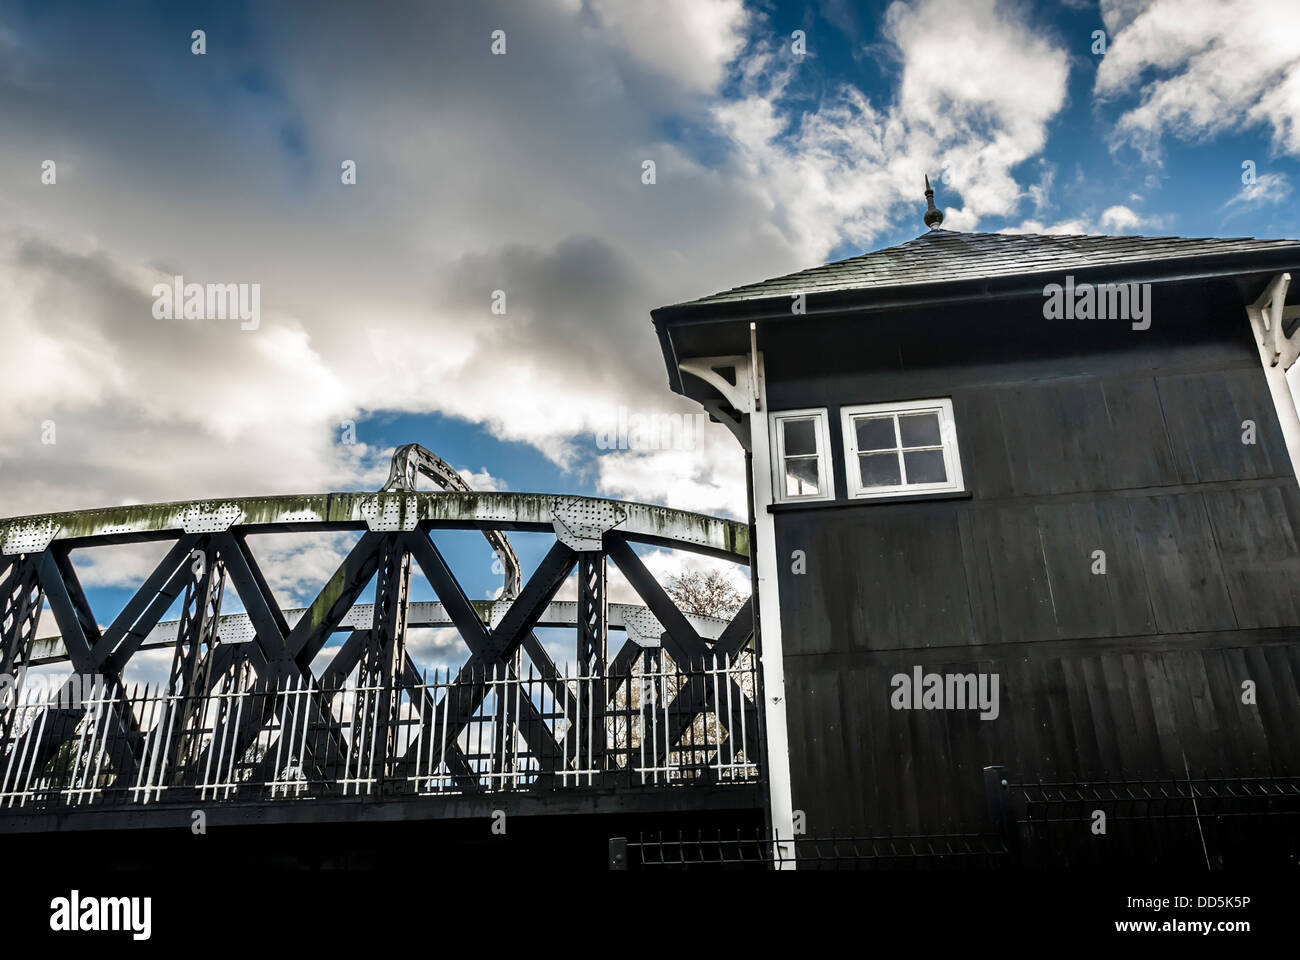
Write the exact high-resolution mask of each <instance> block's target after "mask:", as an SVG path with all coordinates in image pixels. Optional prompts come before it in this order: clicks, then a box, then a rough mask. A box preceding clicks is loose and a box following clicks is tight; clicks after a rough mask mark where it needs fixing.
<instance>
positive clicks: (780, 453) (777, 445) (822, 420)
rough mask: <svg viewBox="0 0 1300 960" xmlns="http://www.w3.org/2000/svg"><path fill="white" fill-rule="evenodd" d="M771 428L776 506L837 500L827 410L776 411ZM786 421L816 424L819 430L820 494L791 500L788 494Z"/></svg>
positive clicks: (816, 434) (773, 489)
mask: <svg viewBox="0 0 1300 960" xmlns="http://www.w3.org/2000/svg"><path fill="white" fill-rule="evenodd" d="M769 417H770V420H769V427H770V429H771V431H772V496H773V501H774V502H775V503H816V502H818V501H821V500H834V499H835V471H834V469H833V467H832V463H831V430H830V418H829V417H828V415H827V413H826V408H825V407H809V408H807V409H804V410H774V411H773V412H772V413H771V414H770V415H769ZM786 420H813V421H815V422H816V424H817V429H816V430H815V431H814V432H813V435H814V436H815V437H816V438H817V476H818V479H819V480H821V481H822V482H821V483H820V484H818V486H820V487H821V491H822V492H821V493H818V494H807V495H804V496H789V495H787V494H786V492H785V430H784V429H782V423H783V422H784V421H786Z"/></svg>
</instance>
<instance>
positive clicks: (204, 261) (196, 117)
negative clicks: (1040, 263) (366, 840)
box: [0, 0, 1300, 662]
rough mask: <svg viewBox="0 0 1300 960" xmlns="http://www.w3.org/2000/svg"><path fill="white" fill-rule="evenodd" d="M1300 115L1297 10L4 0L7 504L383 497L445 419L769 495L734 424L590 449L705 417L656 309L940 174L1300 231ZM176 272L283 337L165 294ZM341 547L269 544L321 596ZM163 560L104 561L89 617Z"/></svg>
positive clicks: (486, 481) (1280, 0) (474, 552)
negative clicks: (399, 465) (178, 311)
mask: <svg viewBox="0 0 1300 960" xmlns="http://www.w3.org/2000/svg"><path fill="white" fill-rule="evenodd" d="M196 30H201V31H202V32H203V33H202V40H203V49H202V52H201V53H200V52H196V40H195V35H194V31H196ZM496 31H501V33H496ZM494 38H495V39H494ZM502 45H504V46H502ZM494 46H495V48H496V50H495V52H494ZM1297 117H1300V4H1297V3H1295V2H1294V0H1217V2H1213V0H1153V2H1132V0H1102V2H1100V3H1097V2H1093V0H1062V2H1055V3H1047V2H1044V3H1030V2H1005V0H1003V2H996V0H897V2H892V3H867V2H859V3H854V2H849V0H805V2H773V0H750V2H744V0H495V2H494V0H474V2H469V0H465V2H427V3H418V4H417V3H384V2H371V3H364V4H363V3H350V4H343V3H329V2H303V3H294V2H266V0H259V2H239V0H222V2H220V3H211V4H208V3H187V4H174V3H129V2H128V3H121V4H113V5H102V4H93V3H90V4H87V3H65V2H60V0H39V2H30V3H27V2H11V0H0V343H3V344H4V348H3V362H0V390H2V391H3V394H2V395H0V399H2V400H3V405H2V407H0V410H3V413H0V515H6V516H20V515H25V514H30V513H42V512H48V511H54V510H71V509H80V508H89V507H99V506H107V505H115V504H122V503H147V502H158V501H168V500H186V499H193V498H200V497H233V496H250V495H258V494H281V493H300V492H316V491H327V490H374V489H378V488H379V486H380V485H381V484H382V483H383V481H384V479H385V477H386V476H387V471H388V460H389V457H390V455H391V452H392V449H393V447H394V446H396V445H397V444H399V443H406V442H418V443H421V444H423V445H424V446H426V447H428V448H429V449H431V450H432V451H434V452H435V453H437V454H438V455H440V456H441V457H443V458H444V459H445V460H447V461H448V462H449V463H451V465H452V466H453V467H455V468H456V469H458V470H460V471H462V473H463V475H465V476H466V477H467V478H469V480H470V482H471V483H472V484H473V485H474V486H476V487H480V488H483V489H501V490H512V491H527V492H549V493H575V494H583V495H594V496H604V497H613V498H619V499H630V500H638V501H645V502H652V503H661V504H665V505H668V506H671V507H677V508H682V509H688V510H696V511H701V512H705V513H711V514H719V515H725V516H732V517H743V516H744V515H745V502H744V477H743V466H744V463H743V454H742V452H741V450H740V448H739V446H738V444H737V443H736V441H735V440H734V439H733V438H732V437H731V435H730V434H729V433H728V432H727V431H726V430H725V429H724V428H723V427H721V426H719V425H716V424H714V425H708V426H707V427H705V428H704V429H703V430H702V431H701V432H699V433H698V434H696V433H691V432H685V433H681V434H678V435H676V436H666V437H659V438H656V437H654V436H651V437H650V438H649V440H650V441H651V442H650V443H649V444H648V445H647V447H648V448H643V449H627V450H621V449H613V450H611V449H607V448H606V447H607V446H608V445H607V444H604V445H602V437H604V436H606V435H607V433H608V430H609V428H610V426H611V425H612V424H615V423H617V422H618V419H619V416H620V410H621V411H622V413H623V415H624V416H625V417H626V416H641V417H645V418H650V417H654V416H656V415H661V416H662V415H671V414H686V415H690V414H696V413H698V412H699V410H698V408H694V407H692V406H691V405H690V404H689V403H687V402H685V401H683V400H682V399H681V398H679V397H676V396H674V395H673V394H672V393H671V392H670V391H669V390H668V387H667V377H666V374H665V371H664V369H663V361H662V355H661V354H660V352H659V349H658V345H657V343H656V341H655V338H654V335H653V330H652V327H651V324H650V317H649V311H650V310H651V309H652V308H653V307H656V306H660V305H663V304H668V303H673V302H678V301H681V300H686V299H693V298H695V297H699V296H704V295H707V294H709V293H713V292H715V291H718V290H722V289H725V288H728V287H732V286H735V285H738V284H742V283H748V282H752V281H756V280H760V279H764V278H766V277H770V276H776V275H780V274H783V273H788V272H792V271H795V270H799V269H802V268H805V267H809V266H813V265H816V264H818V263H821V262H824V261H826V260H828V259H839V258H843V257H848V256H853V255H856V254H859V253H862V252H865V251H868V250H872V249H877V248H880V247H883V246H888V245H891V244H895V243H899V242H902V241H905V240H908V239H911V238H912V237H915V236H917V235H918V234H920V233H921V232H923V230H924V228H923V226H922V223H921V214H922V212H923V210H924V200H923V197H922V189H923V183H922V179H923V176H925V175H927V174H928V175H929V176H930V178H931V180H932V181H933V183H934V186H935V190H936V201H937V202H938V204H939V205H940V207H941V208H942V209H943V210H944V212H945V220H944V227H945V228H948V229H956V230H979V231H1015V232H1030V233H1105V234H1148V235H1177V236H1257V237H1292V238H1294V237H1297V236H1300V218H1298V217H1297V213H1298V212H1300V207H1298V204H1297V197H1296V193H1295V186H1296V184H1297V180H1298V179H1300V169H1298V166H1297V164H1298V161H1300V127H1297V124H1296V118H1297ZM650 163H653V177H652V178H651V177H649V176H648V174H647V170H648V169H649V167H648V164H650ZM349 165H352V168H353V169H354V170H355V182H345V181H346V180H347V179H348V177H347V175H346V168H347V167H348V166H349ZM51 174H52V175H51ZM647 180H652V181H653V182H647ZM50 181H52V182H50ZM177 275H181V276H183V277H184V278H185V280H186V282H197V283H204V284H206V283H213V284H217V283H219V284H248V285H253V284H256V285H257V286H258V290H259V293H260V301H259V303H260V313H259V316H258V321H257V324H256V326H255V328H250V329H244V327H245V326H246V325H245V324H243V323H241V322H240V321H239V320H238V319H197V318H190V319H186V318H185V317H184V316H178V317H175V318H172V319H168V318H166V317H161V318H160V317H159V316H158V315H157V310H156V296H155V293H154V287H155V284H158V283H166V284H170V283H171V282H172V281H173V278H174V277H175V276H177ZM494 308H495V309H494ZM1242 322H1243V323H1244V322H1245V320H1244V317H1243V321H1242ZM656 439H658V440H660V441H662V442H657V443H656V442H655V441H656ZM353 441H354V442H353ZM524 541H528V542H527V544H526V545H524ZM348 542H349V538H347V537H344V536H330V537H296V538H295V537H283V538H280V539H279V540H277V541H276V542H274V543H267V544H265V545H264V549H265V553H263V554H259V558H260V559H262V560H263V562H264V565H265V566H267V568H268V575H269V576H270V577H271V580H272V585H273V587H274V588H275V590H276V592H277V595H278V596H279V597H280V598H281V599H282V601H283V602H284V603H286V604H287V605H296V604H301V603H304V602H306V601H309V600H310V599H311V597H312V596H313V595H314V593H315V590H316V589H317V588H318V586H319V584H320V583H321V582H323V581H324V580H325V579H326V578H327V577H328V575H329V573H330V572H332V570H333V568H334V565H335V564H336V563H337V562H338V560H339V559H340V558H341V556H342V553H343V552H344V551H345V550H346V547H347V546H348ZM440 545H441V544H440ZM545 546H546V545H545V544H544V543H540V542H539V543H532V542H531V538H524V540H523V541H521V545H520V553H521V556H522V557H523V559H524V566H525V573H527V569H528V568H529V566H530V565H531V564H533V563H535V562H536V560H537V559H538V558H539V557H540V555H541V553H542V552H543V551H544V550H545ZM160 552H161V551H160V550H156V549H153V548H146V547H138V548H136V547H131V548H122V549H121V550H119V551H118V553H119V554H120V555H121V557H122V558H120V559H117V560H114V561H113V562H109V561H108V560H107V559H106V558H107V554H106V553H103V551H98V552H97V551H87V552H85V553H84V554H79V555H78V556H77V557H76V559H77V564H78V567H79V569H80V570H81V571H82V576H83V579H84V581H85V583H86V584H87V586H88V591H89V594H90V599H91V602H92V606H94V608H95V610H96V614H97V616H98V617H99V618H100V619H101V621H107V620H109V619H111V617H112V614H113V613H114V612H115V610H116V607H118V606H120V605H121V603H122V602H123V601H124V599H125V597H126V596H127V595H129V593H130V590H131V589H132V588H133V587H134V585H135V584H138V583H139V581H140V580H141V579H143V578H144V576H145V575H147V573H148V572H149V570H150V569H151V566H152V561H153V560H154V559H156V556H157V555H159V554H160ZM445 552H447V554H448V557H449V561H450V562H451V563H452V566H453V568H455V569H457V572H458V574H460V575H461V578H462V581H463V582H464V583H465V584H466V587H467V589H468V590H469V591H470V593H471V595H473V596H481V597H485V596H490V595H492V593H493V591H494V589H495V588H496V587H498V586H499V583H498V580H499V578H498V577H497V576H496V575H495V574H494V573H493V572H492V570H491V556H490V554H489V552H488V548H487V546H486V543H484V542H483V541H482V540H481V538H480V539H475V538H474V537H467V538H449V539H448V542H447V545H446V546H445ZM101 554H103V555H102V556H101ZM647 562H649V563H651V565H652V568H653V569H654V571H655V572H656V574H657V575H659V576H661V577H662V576H667V575H668V574H669V573H671V572H674V571H676V570H680V569H684V568H688V567H690V566H691V565H692V564H696V561H694V560H691V559H690V558H689V557H686V558H682V557H674V556H670V555H668V554H665V553H663V552H652V553H651V554H648V559H647ZM739 576H740V575H739V574H738V573H737V577H738V578H739ZM422 589H424V588H422ZM417 597H418V598H431V594H428V595H427V596H425V595H422V594H421V593H420V592H419V591H417ZM45 620H46V623H45V624H44V625H43V630H42V632H43V633H48V632H50V625H51V624H52V618H50V617H48V616H47V617H46V618H45ZM435 640H437V638H435ZM454 640H455V638H454V637H451V638H446V637H444V638H442V640H440V641H438V642H443V641H445V643H444V646H446V648H447V649H450V646H451V644H452V642H453V641H454ZM555 642H556V643H557V644H559V643H560V641H559V640H556V641H555ZM429 643H431V644H433V645H434V646H437V643H435V641H434V640H430V641H429ZM431 649H432V648H431ZM448 655H449V656H450V654H448ZM435 661H436V658H435V660H434V661H429V662H435Z"/></svg>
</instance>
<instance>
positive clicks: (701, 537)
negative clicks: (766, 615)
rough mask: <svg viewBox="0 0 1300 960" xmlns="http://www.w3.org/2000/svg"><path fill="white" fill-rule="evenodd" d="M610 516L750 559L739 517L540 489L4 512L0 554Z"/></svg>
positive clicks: (643, 533)
mask: <svg viewBox="0 0 1300 960" xmlns="http://www.w3.org/2000/svg"><path fill="white" fill-rule="evenodd" d="M587 516H592V517H596V516H599V517H605V518H612V519H611V520H610V523H611V526H612V527H614V528H616V529H617V530H618V531H619V533H620V534H621V535H622V536H623V537H625V538H626V539H629V540H634V541H638V542H641V543H647V544H653V545H658V546H668V547H673V548H676V549H683V550H689V551H691V552H694V553H701V554H705V555H708V556H715V557H720V558H722V559H726V560H732V561H735V562H737V563H746V564H747V563H748V562H749V528H748V527H747V526H746V525H745V524H743V523H739V522H737V521H734V520H726V519H723V518H720V517H709V516H705V515H703V514H698V513H688V512H686V511H683V510H672V509H670V508H668V507H659V506H653V505H651V504H645V503H631V502H627V501H622V500H605V499H601V498H597V497H574V496H555V495H550V494H537V493H498V492H468V491H464V492H462V491H455V492H452V491H439V492H412V491H392V492H381V493H313V494H300V495H291V496H276V497H242V498H235V499H228V500H188V501H178V502H175V503H157V504H146V505H131V506H121V507H105V508H100V509H96V510H78V511H72V512H68V513H47V514H37V515H34V516H27V517H13V518H8V519H0V556H16V555H18V554H30V553H39V552H41V551H43V550H45V548H47V547H48V546H49V545H50V544H51V543H54V542H63V544H64V545H65V546H67V547H69V548H71V547H74V546H91V545H97V544H111V543H128V542H133V541H143V540H159V539H169V538H172V537H175V536H178V535H180V534H187V533H222V532H226V531H229V530H232V529H239V530H241V531H242V532H244V533H261V532H275V531H291V530H293V531H312V530H329V529H353V530H371V531H374V532H398V531H410V530H416V529H425V530H437V529H474V530H521V531H551V532H556V533H557V534H559V533H561V532H562V531H563V532H565V533H567V532H568V529H567V528H569V527H570V526H571V525H572V523H573V522H575V521H574V519H573V518H577V521H578V522H581V520H582V518H584V517H587Z"/></svg>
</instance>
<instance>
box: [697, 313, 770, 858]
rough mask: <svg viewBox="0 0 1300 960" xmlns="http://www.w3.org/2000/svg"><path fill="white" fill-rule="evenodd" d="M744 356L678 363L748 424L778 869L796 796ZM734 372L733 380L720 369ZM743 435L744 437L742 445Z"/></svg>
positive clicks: (750, 364)
mask: <svg viewBox="0 0 1300 960" xmlns="http://www.w3.org/2000/svg"><path fill="white" fill-rule="evenodd" d="M752 334H753V327H752V325H751V340H750V343H751V349H750V353H749V355H748V356H733V357H708V358H703V359H697V360H685V361H682V362H681V363H680V364H679V365H678V366H679V367H680V369H681V370H682V371H683V372H685V373H690V374H692V375H694V376H697V377H699V378H700V379H701V380H704V381H706V382H708V383H710V384H712V385H713V387H714V388H715V389H717V390H718V391H719V392H720V393H721V394H722V395H723V396H724V397H726V399H727V402H728V403H729V404H731V406H732V407H733V408H734V409H735V410H736V411H737V412H739V413H741V414H744V415H745V418H746V420H747V421H748V423H749V436H748V440H749V443H748V447H749V451H750V453H751V455H752V456H751V458H750V462H751V464H752V465H753V477H752V478H751V479H752V484H753V491H754V534H755V540H754V579H755V583H757V585H758V595H757V597H756V598H755V600H756V602H757V603H758V619H759V629H760V631H761V635H762V647H763V652H762V657H761V660H760V667H761V669H762V671H763V720H764V732H765V734H766V741H767V757H766V761H767V764H766V772H767V786H768V805H769V807H770V809H771V816H772V831H773V833H774V835H775V837H776V847H777V850H776V865H777V869H781V870H793V869H795V845H794V799H793V792H792V789H791V784H790V733H789V728H788V727H787V724H786V713H785V660H784V654H783V648H782V643H781V597H780V594H779V593H778V588H779V586H778V582H777V558H776V523H775V518H773V516H772V514H771V513H770V512H769V511H768V509H767V508H768V506H770V505H771V504H772V502H773V500H774V497H773V491H772V445H771V443H770V438H769V435H768V431H769V429H770V423H769V421H768V417H767V385H766V383H765V381H764V378H763V355H762V354H761V353H759V352H758V350H757V349H756V347H755V346H754V342H753V336H752ZM725 369H732V370H734V371H735V380H736V382H735V383H734V384H732V383H731V382H730V381H728V380H727V379H726V378H725V377H723V376H722V375H721V374H720V373H718V371H719V370H725ZM743 442H744V439H742V443H743Z"/></svg>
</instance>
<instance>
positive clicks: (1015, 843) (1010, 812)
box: [984, 764, 1020, 867]
mask: <svg viewBox="0 0 1300 960" xmlns="http://www.w3.org/2000/svg"><path fill="white" fill-rule="evenodd" d="M1009 783H1010V777H1009V775H1008V771H1007V768H1006V767H1005V766H1003V765H1001V764H995V765H993V766H988V767H985V768H984V797H985V799H986V800H987V801H988V808H989V821H990V823H992V825H993V832H994V833H995V834H997V835H998V836H999V837H1000V838H1001V839H1002V845H1003V846H1004V847H1006V849H1007V856H1009V857H1010V858H1011V864H1012V866H1014V867H1019V866H1020V828H1019V825H1018V824H1017V823H1016V811H1015V808H1014V806H1013V804H1012V797H1011V788H1010V786H1009Z"/></svg>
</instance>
